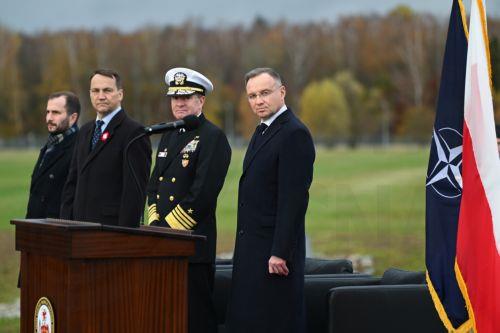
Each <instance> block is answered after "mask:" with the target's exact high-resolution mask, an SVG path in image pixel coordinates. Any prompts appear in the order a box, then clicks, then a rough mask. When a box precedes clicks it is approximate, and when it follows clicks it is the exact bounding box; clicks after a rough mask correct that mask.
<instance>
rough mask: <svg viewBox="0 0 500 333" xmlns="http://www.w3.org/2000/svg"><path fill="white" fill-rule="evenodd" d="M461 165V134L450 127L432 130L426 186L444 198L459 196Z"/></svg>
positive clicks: (460, 190) (460, 189) (460, 193)
mask: <svg viewBox="0 0 500 333" xmlns="http://www.w3.org/2000/svg"><path fill="white" fill-rule="evenodd" d="M461 167H462V134H460V133H459V132H458V131H457V130H455V129H453V128H450V127H444V128H441V129H440V130H438V131H437V132H436V130H434V131H433V133H432V148H431V157H430V161H429V170H428V172H429V173H428V175H427V184H425V185H426V187H431V188H432V189H433V190H434V191H435V192H436V193H437V194H439V195H440V196H441V197H444V198H448V199H453V198H457V197H459V196H461V195H462V174H461Z"/></svg>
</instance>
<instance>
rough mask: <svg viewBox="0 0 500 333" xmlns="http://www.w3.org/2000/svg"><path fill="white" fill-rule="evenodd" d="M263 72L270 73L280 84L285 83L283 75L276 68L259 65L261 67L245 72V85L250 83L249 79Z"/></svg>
mask: <svg viewBox="0 0 500 333" xmlns="http://www.w3.org/2000/svg"><path fill="white" fill-rule="evenodd" d="M261 74H269V75H270V76H271V77H272V78H273V79H274V81H276V83H277V84H278V85H282V84H283V80H282V79H281V76H280V75H279V73H278V72H276V71H275V70H274V69H272V68H270V67H259V68H254V69H252V70H251V71H250V72H248V73H246V74H245V85H246V84H247V83H248V80H250V79H251V78H253V77H256V76H258V75H261Z"/></svg>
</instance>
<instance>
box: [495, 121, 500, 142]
mask: <svg viewBox="0 0 500 333" xmlns="http://www.w3.org/2000/svg"><path fill="white" fill-rule="evenodd" d="M495 131H496V132H497V139H500V124H497V125H495Z"/></svg>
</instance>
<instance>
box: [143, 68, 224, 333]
mask: <svg viewBox="0 0 500 333" xmlns="http://www.w3.org/2000/svg"><path fill="white" fill-rule="evenodd" d="M165 82H166V83H167V85H168V86H169V88H168V92H167V96H170V97H171V100H170V102H171V108H172V113H173V116H174V118H175V119H182V118H184V117H186V116H189V115H195V116H198V118H199V120H200V125H199V127H198V128H196V129H192V130H184V129H180V130H177V131H171V132H167V133H165V134H164V135H163V136H162V138H161V141H160V143H159V145H158V152H157V157H156V164H155V167H154V169H153V172H152V175H151V179H150V181H149V185H148V209H149V214H148V216H149V217H148V222H149V224H150V225H154V226H163V227H169V228H172V229H180V230H192V231H193V233H194V234H196V235H203V236H206V242H198V243H197V244H196V254H195V255H194V256H192V257H191V258H190V259H189V271H188V300H189V305H188V328H189V329H188V330H189V332H190V333H193V332H216V331H217V328H216V317H215V309H214V306H213V302H212V290H213V282H214V263H215V246H216V242H217V233H216V221H215V209H216V206H217V197H218V195H219V192H220V190H221V189H222V185H223V184H224V179H225V177H226V173H227V169H228V166H229V162H230V160H231V148H230V146H229V143H228V141H227V138H226V135H225V134H224V132H222V130H221V129H219V128H218V127H216V126H215V125H214V124H212V123H211V122H210V121H209V120H207V119H206V118H205V116H204V115H203V113H202V109H203V105H204V103H205V95H206V94H208V93H209V92H211V91H212V90H213V85H212V83H211V82H210V80H209V79H208V78H206V77H205V76H204V75H203V74H201V73H198V72H196V71H194V70H191V69H188V68H173V69H171V70H169V71H168V72H167V73H166V75H165Z"/></svg>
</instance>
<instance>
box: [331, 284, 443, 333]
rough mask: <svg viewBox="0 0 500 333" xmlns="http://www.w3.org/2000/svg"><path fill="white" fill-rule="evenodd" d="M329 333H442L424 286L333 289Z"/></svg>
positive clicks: (439, 321)
mask: <svg viewBox="0 0 500 333" xmlns="http://www.w3.org/2000/svg"><path fill="white" fill-rule="evenodd" d="M328 302H329V332H332V333H333V332H334V333H347V332H349V333H357V332H384V333H392V332H398V333H399V332H406V333H421V332H433V333H434V332H436V333H438V332H446V330H445V328H444V326H443V324H442V323H441V320H440V319H439V317H438V315H437V312H436V310H435V308H434V304H433V303H432V299H431V297H430V295H429V291H428V289H427V285H424V284H418V285H411V284H409V285H378V286H349V287H336V288H333V289H332V290H331V291H330V295H329V301H328Z"/></svg>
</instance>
